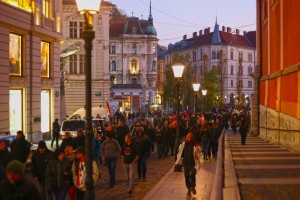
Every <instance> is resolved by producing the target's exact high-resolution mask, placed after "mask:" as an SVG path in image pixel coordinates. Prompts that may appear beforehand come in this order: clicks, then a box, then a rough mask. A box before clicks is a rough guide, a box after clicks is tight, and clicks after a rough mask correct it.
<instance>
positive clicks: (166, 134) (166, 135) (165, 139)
mask: <svg viewBox="0 0 300 200" xmlns="http://www.w3.org/2000/svg"><path fill="white" fill-rule="evenodd" d="M171 135H172V132H171V129H170V128H169V123H168V121H165V122H164V127H163V128H162V147H163V156H164V157H167V156H168V154H169V150H170V148H169V146H170V139H171Z"/></svg>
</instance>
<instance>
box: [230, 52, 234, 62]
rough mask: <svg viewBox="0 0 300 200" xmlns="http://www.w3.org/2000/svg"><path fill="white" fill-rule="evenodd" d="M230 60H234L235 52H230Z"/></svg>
mask: <svg viewBox="0 0 300 200" xmlns="http://www.w3.org/2000/svg"><path fill="white" fill-rule="evenodd" d="M230 59H231V60H233V51H231V52H230Z"/></svg>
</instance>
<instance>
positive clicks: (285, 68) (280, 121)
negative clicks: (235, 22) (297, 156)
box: [257, 0, 300, 152]
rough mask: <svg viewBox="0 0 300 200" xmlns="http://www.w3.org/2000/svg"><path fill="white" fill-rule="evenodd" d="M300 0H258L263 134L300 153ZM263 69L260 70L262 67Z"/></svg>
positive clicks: (261, 131)
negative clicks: (298, 19) (291, 0)
mask: <svg viewBox="0 0 300 200" xmlns="http://www.w3.org/2000/svg"><path fill="white" fill-rule="evenodd" d="M299 9H300V1H293V3H292V4H291V3H290V2H289V1H283V0H272V1H271V0H262V1H258V0H257V13H258V17H257V28H258V30H259V33H260V34H259V40H258V41H259V45H258V46H259V49H258V50H259V51H258V53H259V55H260V56H259V58H260V59H259V61H260V65H259V66H260V68H258V70H257V71H258V74H259V72H260V73H261V75H260V76H259V75H258V76H257V78H259V79H258V80H259V81H258V83H259V86H258V89H259V95H258V100H259V101H258V105H259V114H260V115H259V124H258V127H259V134H260V137H262V138H264V139H267V140H269V141H270V142H272V143H276V144H279V145H282V146H286V147H288V148H290V149H293V150H295V151H297V152H300V137H299V135H300V67H299V66H300V54H299V53H298V52H299V50H298V49H299V46H300V40H299V35H300V27H299V26H298V25H297V24H298V23H297V21H295V19H297V17H298V16H299ZM259 69H260V70H259Z"/></svg>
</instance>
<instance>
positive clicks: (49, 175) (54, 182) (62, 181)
mask: <svg viewBox="0 0 300 200" xmlns="http://www.w3.org/2000/svg"><path fill="white" fill-rule="evenodd" d="M64 157H65V155H64V151H63V150H62V149H61V148H57V149H55V151H54V159H52V160H50V161H49V162H48V164H47V168H46V187H47V192H48V195H52V192H53V194H54V196H55V199H56V200H64V199H65V198H66V195H67V193H68V190H69V187H70V182H71V180H70V175H71V166H70V165H69V162H68V161H67V160H65V159H64Z"/></svg>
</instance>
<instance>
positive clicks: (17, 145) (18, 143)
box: [11, 136, 31, 163]
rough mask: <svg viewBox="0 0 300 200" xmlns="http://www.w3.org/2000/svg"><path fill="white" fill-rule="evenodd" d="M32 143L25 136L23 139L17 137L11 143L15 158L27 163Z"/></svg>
mask: <svg viewBox="0 0 300 200" xmlns="http://www.w3.org/2000/svg"><path fill="white" fill-rule="evenodd" d="M30 146H31V145H30V143H29V142H27V140H25V136H23V137H22V138H21V139H15V140H14V141H13V142H12V144H11V154H12V156H13V158H14V159H16V160H18V161H20V162H21V163H25V162H26V161H27V157H28V155H29V153H30Z"/></svg>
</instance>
